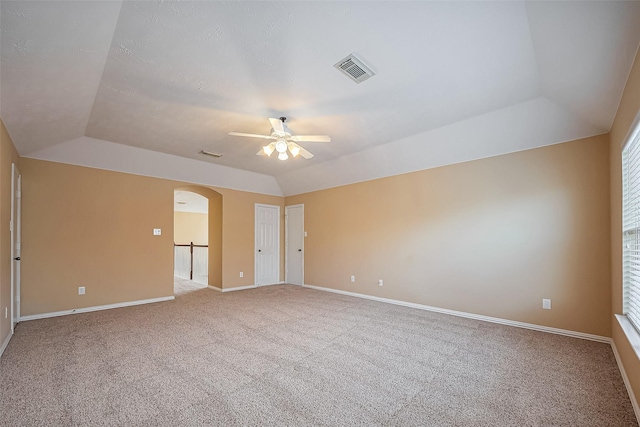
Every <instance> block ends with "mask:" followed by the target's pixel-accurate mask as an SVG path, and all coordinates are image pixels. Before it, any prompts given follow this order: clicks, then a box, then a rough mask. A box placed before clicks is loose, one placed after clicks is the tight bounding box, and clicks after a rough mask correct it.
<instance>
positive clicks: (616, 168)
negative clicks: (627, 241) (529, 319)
mask: <svg viewBox="0 0 640 427" xmlns="http://www.w3.org/2000/svg"><path fill="white" fill-rule="evenodd" d="M639 113H640V54H638V55H637V56H636V60H635V63H634V65H633V68H632V69H631V73H630V75H629V79H628V80H627V85H626V87H625V90H624V93H623V96H622V100H621V102H620V106H619V107H618V112H617V114H616V118H615V120H614V122H613V126H612V127H611V133H610V138H611V144H610V168H611V180H610V182H611V248H612V249H611V265H612V269H611V304H612V306H611V308H612V313H613V314H621V313H622V165H621V156H622V146H623V144H624V143H625V141H626V138H627V136H628V133H629V132H630V131H631V128H632V125H633V123H634V120H635V119H636V117H637V116H638V114H639ZM612 337H613V341H614V343H615V345H616V348H617V350H618V353H619V354H620V358H621V360H622V364H623V365H624V369H625V371H626V373H627V376H628V377H629V381H630V382H631V386H632V388H633V392H634V394H635V396H636V400H637V401H638V404H639V405H640V360H639V359H638V356H636V354H635V353H634V351H633V349H632V348H631V346H630V345H629V341H628V339H627V337H626V336H625V334H624V332H623V331H622V329H621V328H620V325H619V324H618V322H617V320H615V319H613V320H612Z"/></svg>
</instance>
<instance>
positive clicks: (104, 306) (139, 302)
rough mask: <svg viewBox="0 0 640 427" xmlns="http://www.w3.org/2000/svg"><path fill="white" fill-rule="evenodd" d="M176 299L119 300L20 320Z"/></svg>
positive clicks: (170, 297) (171, 297) (23, 317)
mask: <svg viewBox="0 0 640 427" xmlns="http://www.w3.org/2000/svg"><path fill="white" fill-rule="evenodd" d="M174 299H175V297H174V296H173V295H172V296H169V297H160V298H150V299H141V300H137V301H127V302H119V303H116V304H106V305H95V306H93V307H83V308H75V309H73V310H64V311H54V312H52V313H42V314H32V315H29V316H20V321H21V322H25V321H28V320H37V319H47V318H49V317H58V316H67V315H69V314H78V313H89V312H92V311H100V310H110V309H112V308H122V307H130V306H132V305H142V304H153V303H155V302H162V301H171V300H174Z"/></svg>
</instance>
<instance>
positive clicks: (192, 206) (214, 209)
mask: <svg viewBox="0 0 640 427" xmlns="http://www.w3.org/2000/svg"><path fill="white" fill-rule="evenodd" d="M174 245H175V246H174V274H175V275H176V276H177V278H175V279H174V280H175V281H174V283H175V285H174V293H175V294H176V295H178V294H182V293H185V292H189V291H193V290H197V289H199V288H204V287H206V286H210V287H214V288H218V289H220V288H221V287H222V195H221V194H220V193H218V192H216V191H214V190H212V189H210V188H207V187H200V186H196V185H189V186H184V187H178V188H175V189H174ZM203 257H204V258H203Z"/></svg>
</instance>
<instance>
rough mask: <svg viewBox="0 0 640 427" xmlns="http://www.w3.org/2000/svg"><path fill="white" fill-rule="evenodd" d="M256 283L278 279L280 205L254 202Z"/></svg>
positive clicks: (273, 281)
mask: <svg viewBox="0 0 640 427" xmlns="http://www.w3.org/2000/svg"><path fill="white" fill-rule="evenodd" d="M255 219H256V224H255V230H256V265H255V271H256V274H255V276H256V277H255V281H256V285H257V286H260V285H272V284H274V283H278V282H279V281H280V206H271V205H261V204H256V218H255Z"/></svg>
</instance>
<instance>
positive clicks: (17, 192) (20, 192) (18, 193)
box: [16, 191, 22, 199]
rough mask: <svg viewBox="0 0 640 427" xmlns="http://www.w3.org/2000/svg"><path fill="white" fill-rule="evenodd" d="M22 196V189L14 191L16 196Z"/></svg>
mask: <svg viewBox="0 0 640 427" xmlns="http://www.w3.org/2000/svg"><path fill="white" fill-rule="evenodd" d="M20 197H22V191H16V198H17V199H19V198H20Z"/></svg>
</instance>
